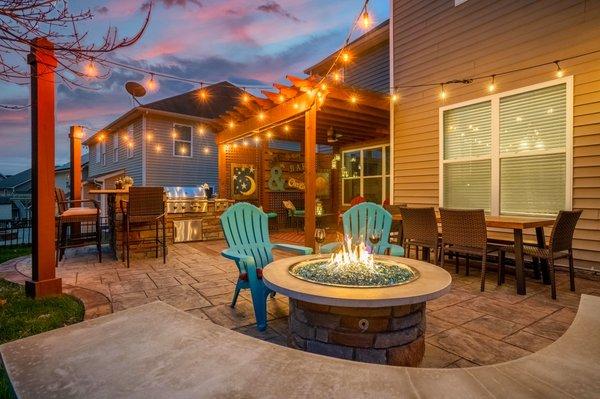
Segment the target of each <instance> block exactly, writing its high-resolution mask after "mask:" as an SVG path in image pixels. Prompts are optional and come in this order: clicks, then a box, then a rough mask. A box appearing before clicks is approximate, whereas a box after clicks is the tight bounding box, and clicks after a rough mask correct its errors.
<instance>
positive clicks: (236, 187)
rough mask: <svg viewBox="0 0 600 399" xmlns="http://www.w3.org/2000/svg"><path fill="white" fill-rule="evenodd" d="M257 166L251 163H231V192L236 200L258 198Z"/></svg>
mask: <svg viewBox="0 0 600 399" xmlns="http://www.w3.org/2000/svg"><path fill="white" fill-rule="evenodd" d="M256 185H257V183H256V167H255V166H254V165H251V164H237V163H233V164H231V194H232V196H233V199H236V200H242V201H245V200H246V201H247V200H253V199H257V198H258V187H256Z"/></svg>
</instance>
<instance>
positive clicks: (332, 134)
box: [327, 126, 342, 143]
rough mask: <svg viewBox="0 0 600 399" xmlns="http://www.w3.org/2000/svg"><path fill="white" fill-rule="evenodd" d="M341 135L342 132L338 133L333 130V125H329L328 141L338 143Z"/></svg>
mask: <svg viewBox="0 0 600 399" xmlns="http://www.w3.org/2000/svg"><path fill="white" fill-rule="evenodd" d="M340 137H342V134H341V133H336V132H335V131H334V130H333V126H329V129H327V142H328V143H336V142H337V141H338V140H339V139H340Z"/></svg>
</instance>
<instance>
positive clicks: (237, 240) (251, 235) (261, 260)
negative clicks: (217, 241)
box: [221, 202, 273, 272]
mask: <svg viewBox="0 0 600 399" xmlns="http://www.w3.org/2000/svg"><path fill="white" fill-rule="evenodd" d="M268 226H269V224H268V217H267V214H266V213H264V212H263V211H261V210H260V209H258V208H257V207H255V206H254V205H252V204H249V203H247V202H238V203H237V204H235V205H233V206H231V207H229V208H228V209H227V210H226V211H225V212H223V214H222V215H221V227H222V228H223V234H224V236H225V241H227V245H228V246H229V248H231V249H234V250H236V251H237V252H240V253H243V254H246V255H251V256H252V257H253V258H254V262H255V264H256V267H257V268H263V267H264V266H266V265H267V264H269V263H271V262H272V261H273V254H272V250H273V245H272V244H271V240H270V238H269V228H268ZM238 268H239V269H240V272H244V271H245V267H244V265H238Z"/></svg>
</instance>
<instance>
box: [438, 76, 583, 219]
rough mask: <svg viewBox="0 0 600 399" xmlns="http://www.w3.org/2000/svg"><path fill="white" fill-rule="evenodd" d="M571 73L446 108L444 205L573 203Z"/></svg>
mask: <svg viewBox="0 0 600 399" xmlns="http://www.w3.org/2000/svg"><path fill="white" fill-rule="evenodd" d="M572 85H573V81H572V77H567V78H564V79H558V80H555V81H552V82H547V83H544V84H540V85H535V86H531V87H526V88H523V89H519V90H515V91H511V92H507V93H500V94H496V95H493V96H490V97H486V98H483V99H480V100H476V101H474V102H470V103H469V104H467V105H464V104H458V105H453V106H450V107H444V108H442V109H441V110H440V144H441V148H440V204H442V205H443V206H446V207H449V208H483V209H485V210H486V211H487V212H489V213H491V214H493V215H497V214H506V215H534V214H540V215H555V214H556V213H558V211H559V210H561V209H570V208H571V180H572V179H571V176H572V172H571V165H572V161H571V153H572V149H571V142H572V138H571V136H572V123H573V121H572V98H573V95H572Z"/></svg>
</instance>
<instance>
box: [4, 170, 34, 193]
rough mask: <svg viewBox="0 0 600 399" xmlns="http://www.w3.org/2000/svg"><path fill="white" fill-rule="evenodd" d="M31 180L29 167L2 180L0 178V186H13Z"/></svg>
mask: <svg viewBox="0 0 600 399" xmlns="http://www.w3.org/2000/svg"><path fill="white" fill-rule="evenodd" d="M30 180H31V169H27V170H24V171H22V172H19V173H17V174H16V175H12V176H9V177H7V178H6V179H4V180H0V188H15V187H18V186H20V185H23V184H25V183H27V182H28V181H30Z"/></svg>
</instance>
